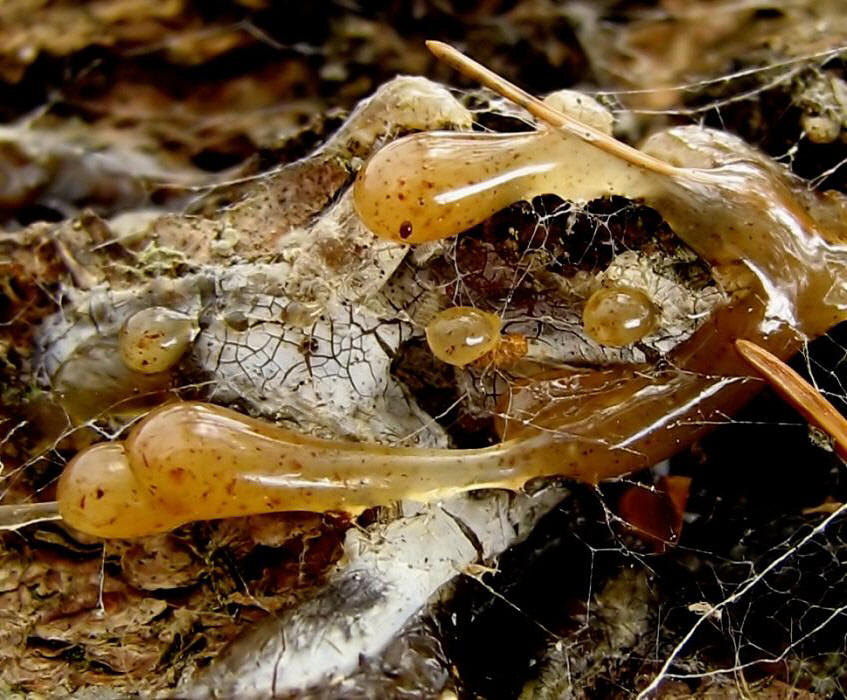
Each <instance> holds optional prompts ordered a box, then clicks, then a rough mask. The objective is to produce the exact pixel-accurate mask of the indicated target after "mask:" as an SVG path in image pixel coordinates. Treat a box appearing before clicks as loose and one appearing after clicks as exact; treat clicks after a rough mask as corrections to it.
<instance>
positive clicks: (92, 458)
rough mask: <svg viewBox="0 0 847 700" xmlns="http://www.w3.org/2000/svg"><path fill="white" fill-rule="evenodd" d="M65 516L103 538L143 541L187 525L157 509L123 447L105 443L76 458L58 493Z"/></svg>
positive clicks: (60, 478)
mask: <svg viewBox="0 0 847 700" xmlns="http://www.w3.org/2000/svg"><path fill="white" fill-rule="evenodd" d="M56 497H57V499H58V501H59V513H60V514H61V516H62V518H63V519H64V521H65V522H66V523H67V524H68V525H70V526H71V527H73V528H76V529H77V530H80V531H81V532H85V533H86V534H89V535H95V536H97V537H139V536H142V535H149V534H151V533H155V532H166V531H168V530H171V529H173V528H174V527H176V526H178V525H181V524H182V522H183V521H182V520H180V521H173V519H172V518H171V517H169V516H168V514H167V513H165V512H163V511H162V509H161V508H156V507H154V506H153V505H152V504H151V503H150V502H149V500H148V498H147V495H146V493H145V492H144V491H143V489H142V487H141V485H140V484H139V483H138V482H137V480H136V478H135V476H134V475H133V473H132V471H131V470H130V467H129V463H128V461H127V457H126V451H125V450H124V444H123V443H122V442H104V443H101V444H99V445H95V446H94V447H91V448H89V449H87V450H83V451H82V452H80V453H79V454H78V455H77V456H76V457H74V458H73V459H72V460H71V461H70V462H69V463H68V465H67V466H66V467H65V470H64V471H63V472H62V476H61V477H59V484H58V489H57V493H56Z"/></svg>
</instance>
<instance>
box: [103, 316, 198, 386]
mask: <svg viewBox="0 0 847 700" xmlns="http://www.w3.org/2000/svg"><path fill="white" fill-rule="evenodd" d="M196 333H197V325H196V323H195V322H194V320H193V319H192V318H191V317H189V316H186V315H185V314H181V313H179V312H178V311H173V310H172V309H168V308H165V307H163V306H151V307H150V308H148V309H141V311H137V312H136V313H134V314H132V316H130V317H129V318H127V319H126V321H124V324H123V326H122V327H121V330H120V333H119V335H118V344H119V348H120V353H121V359H122V360H123V361H124V364H125V365H126V366H127V367H129V368H130V369H132V370H135V371H136V372H142V373H144V374H155V373H156V372H164V371H165V370H167V369H170V368H171V367H173V366H174V365H175V364H176V363H177V362H179V360H180V358H181V357H182V356H183V355H184V354H185V351H186V350H188V348H189V347H190V346H191V342H192V341H193V340H194V336H195V335H196Z"/></svg>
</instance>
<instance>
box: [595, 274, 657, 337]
mask: <svg viewBox="0 0 847 700" xmlns="http://www.w3.org/2000/svg"><path fill="white" fill-rule="evenodd" d="M656 311H657V310H656V307H655V305H654V304H653V302H652V301H650V298H649V297H648V296H647V295H646V294H645V293H644V292H642V291H641V290H640V289H632V288H631V287H611V288H604V289H598V290H597V291H596V292H594V294H592V295H591V296H590V297H589V298H588V301H587V302H585V308H584V309H583V311H582V321H583V325H584V326H585V332H586V333H588V335H589V336H591V337H592V338H593V339H594V340H596V341H597V342H598V343H600V345H611V346H613V347H623V346H626V345H632V344H633V343H637V342H638V341H639V340H641V339H642V338H643V337H644V336H646V335H648V334H649V333H650V332H651V331H652V330H653V329H654V328H655V327H656V319H657V313H656Z"/></svg>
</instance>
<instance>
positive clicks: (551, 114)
mask: <svg viewBox="0 0 847 700" xmlns="http://www.w3.org/2000/svg"><path fill="white" fill-rule="evenodd" d="M426 47H427V48H428V49H429V50H430V51H431V52H432V54H433V55H434V56H435V57H436V58H437V59H439V60H441V61H444V62H445V63H447V64H448V65H450V66H452V67H453V68H455V69H456V70H457V71H459V72H460V73H461V74H462V75H464V76H466V77H468V78H470V79H471V80H475V81H476V82H478V83H480V84H481V85H484V86H485V87H487V88H490V89H491V90H494V92H496V93H497V94H498V95H501V96H502V97H505V98H506V99H507V100H510V101H512V102H514V103H515V104H516V105H519V106H520V107H523V108H524V109H525V110H527V111H528V112H529V113H530V114H532V115H533V116H534V117H537V118H538V119H540V120H541V121H543V122H546V123H547V124H550V125H551V126H554V127H556V128H561V129H564V130H565V131H567V132H568V133H570V134H573V135H574V136H576V137H578V138H580V139H582V140H583V141H586V142H587V143H591V144H594V145H595V146H597V148H600V149H601V150H603V151H606V152H607V153H609V154H611V155H613V156H616V157H618V158H621V159H623V160H625V161H626V162H628V163H632V164H633V165H636V166H639V167H641V168H644V169H645V170H649V171H651V172H655V173H659V174H660V175H679V168H676V167H674V166H672V165H670V164H669V163H666V162H665V161H663V160H659V159H658V158H654V157H653V156H650V155H647V154H646V153H642V152H641V151H639V150H638V149H637V148H633V147H632V146H628V145H627V144H625V143H623V142H621V141H618V140H617V139H615V138H614V137H612V136H609V135H608V134H604V133H603V132H602V131H598V130H597V129H595V128H594V127H591V126H589V125H587V124H583V123H582V122H581V121H579V120H578V119H574V118H573V117H571V116H569V115H567V114H565V113H564V112H560V111H559V110H558V109H554V108H553V107H551V106H550V105H548V104H546V103H545V102H542V101H541V100H539V99H538V98H537V97H534V96H533V95H530V94H529V93H528V92H526V91H525V90H522V89H521V88H519V87H518V86H517V85H515V84H514V83H510V82H509V81H508V80H506V79H505V78H504V77H502V76H500V75H498V74H497V73H495V72H494V71H492V70H490V69H489V68H486V67H485V66H483V65H482V64H481V63H477V62H476V61H474V60H473V59H472V58H470V57H468V56H466V55H465V54H463V53H462V52H461V51H459V50H458V49H456V48H454V47H453V46H450V44H445V43H444V42H442V41H427V42H426Z"/></svg>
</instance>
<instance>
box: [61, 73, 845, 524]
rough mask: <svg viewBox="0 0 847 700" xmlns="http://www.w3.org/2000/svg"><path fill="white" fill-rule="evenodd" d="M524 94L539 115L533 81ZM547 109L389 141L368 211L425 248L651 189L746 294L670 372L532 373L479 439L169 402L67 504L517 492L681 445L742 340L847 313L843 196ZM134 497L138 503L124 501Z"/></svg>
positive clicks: (269, 505) (197, 507)
mask: <svg viewBox="0 0 847 700" xmlns="http://www.w3.org/2000/svg"><path fill="white" fill-rule="evenodd" d="M480 70H481V71H482V69H480ZM482 72H484V71H482ZM513 95H517V101H518V102H519V103H520V104H524V105H525V106H526V105H532V106H534V107H536V108H537V105H536V104H535V101H534V100H533V98H530V97H529V96H528V95H526V94H525V93H520V92H519V91H518V92H515V91H514V90H513ZM544 110H546V111H543V110H541V111H543V113H544V114H546V118H548V121H551V122H552V123H553V125H554V128H549V127H545V128H541V129H539V130H538V131H534V132H530V133H526V134H509V135H490V134H466V133H459V134H457V133H422V134H417V135H414V136H410V137H407V138H405V139H401V140H399V141H396V142H394V143H391V144H389V145H388V146H386V147H385V148H383V149H382V150H380V151H379V152H377V154H376V155H375V156H374V157H373V158H372V159H371V160H370V161H369V162H368V163H367V164H366V165H365V166H364V167H363V168H362V170H361V171H360V174H359V177H358V179H357V182H356V185H355V197H356V205H357V209H358V212H359V214H360V216H361V217H362V219H363V220H364V221H365V223H366V224H367V225H368V226H369V227H370V228H372V229H373V231H374V232H375V233H377V234H379V235H381V236H383V237H386V238H389V239H391V240H395V241H398V242H405V243H408V244H416V243H421V242H424V241H429V240H434V239H439V238H445V237H449V236H455V235H457V234H459V233H460V232H462V231H463V230H465V229H466V228H468V227H469V226H470V225H472V224H474V223H477V222H479V221H482V220H484V219H485V218H486V217H488V216H490V215H491V214H492V213H494V212H495V211H497V210H498V209H500V208H502V207H503V206H505V205H508V204H510V203H512V202H514V201H517V200H520V199H526V198H529V197H532V196H534V195H536V194H542V193H547V192H555V193H557V194H559V195H560V196H562V197H565V198H567V199H569V200H571V201H574V202H583V201H587V200H590V199H593V198H596V197H600V196H606V195H610V194H617V195H621V196H625V197H628V198H630V199H637V200H643V201H644V202H646V203H647V204H649V205H650V206H652V207H653V208H654V209H656V210H657V211H658V212H659V213H660V214H661V215H662V216H663V217H664V219H665V221H666V222H667V223H668V224H669V225H670V226H671V227H672V228H673V230H674V231H675V232H676V234H677V235H678V236H679V237H680V238H681V239H682V240H683V241H684V242H685V243H687V244H688V245H689V246H690V247H691V248H692V249H693V250H694V251H696V252H697V253H698V254H699V255H700V256H701V258H702V259H703V260H704V261H706V262H707V263H708V264H709V265H710V266H711V268H712V273H713V277H714V278H715V279H716V280H717V281H718V282H719V283H720V284H721V285H722V286H723V288H724V290H725V291H726V292H727V293H728V295H729V300H728V302H727V303H726V304H725V305H723V306H722V307H721V308H719V309H718V310H717V311H715V312H714V313H713V314H712V316H711V317H710V318H709V319H708V321H707V322H706V323H705V324H703V325H702V326H700V328H699V329H698V330H697V331H696V332H695V333H694V334H693V335H692V336H691V337H690V338H688V339H687V340H686V341H684V342H683V343H681V344H680V345H678V346H677V347H676V348H675V349H674V350H673V351H672V352H671V353H670V355H669V356H668V358H667V359H668V362H666V363H664V364H663V366H662V367H663V368H660V367H656V366H650V365H634V366H633V365H629V366H620V367H613V368H606V369H596V370H592V369H570V370H561V371H556V372H552V373H550V372H548V373H545V374H541V375H538V376H536V377H533V378H532V379H531V380H530V381H526V382H524V383H523V384H521V385H520V386H517V385H516V386H514V387H512V392H511V394H510V396H509V412H508V418H507V419H505V420H503V421H502V423H501V426H500V430H501V435H502V438H503V442H502V443H500V444H499V445H496V446H493V447H490V448H485V449H476V450H445V449H423V448H399V447H385V446H379V445H371V444H354V443H350V442H345V441H334V440H319V439H316V438H312V437H308V436H304V435H300V434H297V433H294V432H291V431H288V430H283V429H282V428H279V427H276V426H273V425H270V424H267V423H263V422H261V421H257V420H254V419H251V418H246V417H244V416H241V415H239V414H237V413H234V412H232V411H230V410H227V409H222V408H218V407H214V406H210V405H205V404H198V403H184V404H176V405H173V406H166V407H164V408H160V409H157V410H155V411H153V412H152V413H151V414H150V415H148V416H147V418H145V419H144V420H143V421H141V422H140V423H139V424H138V425H136V427H135V428H134V430H133V431H132V433H131V434H130V436H129V438H128V439H127V441H126V443H125V444H123V445H121V444H119V443H118V444H113V445H107V446H105V447H104V446H97V447H95V448H92V449H90V450H89V451H84V452H82V453H80V454H79V455H78V456H77V457H76V458H75V459H74V460H73V461H72V462H71V463H70V464H69V466H68V467H67V470H66V473H65V474H64V475H63V477H62V480H61V483H60V487H59V502H60V509H61V512H62V515H63V516H64V517H65V518H66V519H67V520H68V522H70V523H71V524H73V525H74V526H76V527H77V528H79V529H80V530H83V531H86V532H89V533H91V534H95V535H101V536H107V537H108V536H132V535H141V534H147V533H149V532H155V531H161V530H167V529H170V528H172V527H174V526H176V525H178V524H180V523H183V522H188V521H191V520H197V519H205V518H216V517H225V516H229V515H243V514H248V513H258V512H266V511H273V510H328V509H331V510H345V511H348V512H357V511H358V510H360V509H361V508H363V507H366V506H370V505H377V504H384V503H387V502H390V501H392V500H395V499H398V498H410V499H420V500H429V499H433V498H440V497H443V496H446V495H448V494H452V493H455V492H459V491H463V490H468V489H474V488H480V487H489V486H497V487H505V488H510V489H516V488H520V486H521V485H522V484H523V483H524V482H526V481H527V480H528V479H531V478H533V477H538V476H544V475H552V474H561V475H566V476H569V477H571V478H576V479H582V480H585V481H589V482H594V481H597V480H599V479H603V478H607V477H612V476H616V475H620V474H623V473H626V472H629V471H633V470H635V469H638V468H642V467H646V466H649V465H652V464H654V463H656V462H657V461H659V460H661V459H663V458H666V457H668V456H669V455H671V454H673V453H675V452H677V451H678V450H679V449H680V448H681V447H683V446H684V445H686V444H688V443H690V442H691V441H692V440H694V439H696V438H697V437H698V436H699V435H700V434H702V433H703V432H705V431H706V430H707V429H708V425H709V424H710V423H712V422H714V421H715V420H719V419H721V418H722V417H724V416H725V415H726V414H727V413H731V412H732V411H733V410H735V409H736V408H738V407H739V406H740V405H741V404H742V403H743V402H744V401H745V400H746V399H747V398H749V396H750V395H751V394H752V393H753V392H754V391H755V390H756V389H757V388H758V386H760V383H759V382H758V381H756V380H753V379H751V378H750V377H749V373H748V371H747V369H746V365H745V363H744V362H743V360H742V359H741V358H740V357H739V356H738V354H737V352H736V350H735V348H734V345H733V341H734V340H735V339H737V338H746V339H749V340H751V341H753V342H755V343H757V344H759V345H762V346H763V347H766V348H768V349H769V350H770V351H771V352H773V353H774V354H776V355H778V356H782V357H786V356H788V355H790V354H792V353H793V352H795V351H796V350H797V349H798V347H799V346H800V344H801V343H802V342H803V341H804V340H805V339H806V338H808V337H814V336H816V335H819V334H821V333H824V332H826V331H827V330H828V329H829V328H831V327H832V326H833V325H834V324H835V323H837V322H839V321H841V320H843V319H844V318H845V317H847V289H845V285H844V282H843V280H844V275H845V272H847V267H846V266H847V246H845V245H844V244H843V242H842V240H841V238H840V236H839V235H838V233H837V226H836V225H835V222H836V221H837V216H835V215H834V213H833V212H834V211H835V209H837V203H836V204H835V205H833V204H832V202H831V201H830V202H827V201H824V200H817V199H815V198H814V197H812V196H810V195H809V194H808V193H807V192H804V190H803V185H802V183H798V182H795V181H794V180H793V179H791V177H790V176H789V175H787V174H786V173H785V172H784V171H783V170H781V169H780V168H779V167H778V166H776V165H775V164H773V163H772V162H771V161H769V160H768V159H766V158H764V157H763V156H761V155H760V154H758V153H757V152H755V151H754V150H752V149H750V148H749V147H748V146H746V145H745V144H744V143H743V142H741V141H740V140H738V139H735V138H733V137H730V136H727V135H724V134H719V133H716V132H710V131H706V130H702V129H698V128H681V129H674V130H671V131H670V132H667V133H665V134H663V135H659V136H657V137H655V138H653V139H651V141H650V142H649V143H648V144H647V146H646V149H645V150H646V152H640V151H636V150H635V149H632V148H630V147H628V146H626V145H624V144H622V143H619V142H617V141H615V140H614V139H612V138H611V137H609V136H607V135H605V134H602V133H601V132H599V131H595V130H594V129H592V128H590V127H588V126H585V125H582V124H580V123H578V122H575V121H574V120H573V119H571V118H568V117H566V116H564V115H561V114H560V113H558V112H555V111H554V110H551V109H550V108H549V107H545V108H544ZM645 327H646V326H645ZM440 339H441V338H440V336H439V340H440ZM612 339H613V340H614V338H612ZM618 339H620V337H619V336H618ZM436 345H439V342H438V340H437V341H436ZM136 496H137V498H138V500H137V501H133V504H132V506H131V507H126V506H125V505H120V504H123V503H124V499H125V498H132V499H134V498H136ZM140 511H143V513H144V515H138V514H137V512H140Z"/></svg>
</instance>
